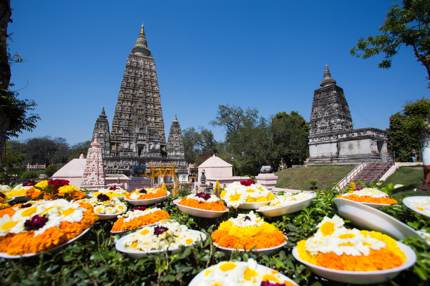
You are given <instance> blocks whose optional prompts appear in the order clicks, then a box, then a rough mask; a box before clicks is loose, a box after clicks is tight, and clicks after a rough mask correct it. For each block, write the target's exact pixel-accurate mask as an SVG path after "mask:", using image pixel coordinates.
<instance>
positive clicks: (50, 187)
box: [26, 179, 86, 200]
mask: <svg viewBox="0 0 430 286" xmlns="http://www.w3.org/2000/svg"><path fill="white" fill-rule="evenodd" d="M26 195H27V197H29V198H31V199H32V200H39V199H44V200H55V199H66V200H80V199H83V198H85V197H86V194H85V193H84V192H82V191H81V190H80V189H79V188H78V187H76V186H74V185H70V184H69V181H68V180H60V179H58V180H42V181H40V182H38V183H37V184H35V185H34V186H33V187H32V188H30V189H28V190H27V191H26Z"/></svg>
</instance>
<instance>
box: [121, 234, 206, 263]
mask: <svg viewBox="0 0 430 286" xmlns="http://www.w3.org/2000/svg"><path fill="white" fill-rule="evenodd" d="M189 231H193V232H196V233H199V234H200V236H201V238H202V239H201V241H204V240H206V234H204V233H203V232H201V231H197V230H192V229H190V230H189ZM133 234H134V233H130V234H128V235H126V236H123V237H121V238H120V239H118V240H117V241H116V242H115V248H116V250H117V251H119V252H122V253H124V254H127V255H128V256H130V257H133V258H140V257H143V256H145V255H148V254H157V253H162V252H166V251H169V252H176V251H178V250H180V249H181V248H180V247H172V248H169V249H168V250H149V251H137V250H130V249H127V248H125V247H124V241H125V240H127V238H128V237H129V236H130V235H133ZM194 244H195V243H193V244H191V245H190V246H192V245H194ZM184 246H185V245H184Z"/></svg>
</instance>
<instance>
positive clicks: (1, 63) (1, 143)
mask: <svg viewBox="0 0 430 286" xmlns="http://www.w3.org/2000/svg"><path fill="white" fill-rule="evenodd" d="M11 13H12V12H11V9H10V0H0V96H8V95H7V93H6V92H5V91H6V90H7V89H8V88H9V83H10V66H9V59H8V52H7V26H8V24H9V22H10V17H11ZM8 127H9V120H8V118H6V117H5V116H2V114H0V164H1V163H2V162H3V160H4V156H5V147H6V130H8Z"/></svg>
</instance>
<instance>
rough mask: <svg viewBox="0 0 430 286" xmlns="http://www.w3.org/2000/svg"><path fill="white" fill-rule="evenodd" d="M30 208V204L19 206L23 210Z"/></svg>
mask: <svg viewBox="0 0 430 286" xmlns="http://www.w3.org/2000/svg"><path fill="white" fill-rule="evenodd" d="M31 206H32V204H30V203H26V204H22V205H21V206H20V208H22V209H25V208H29V207H31Z"/></svg>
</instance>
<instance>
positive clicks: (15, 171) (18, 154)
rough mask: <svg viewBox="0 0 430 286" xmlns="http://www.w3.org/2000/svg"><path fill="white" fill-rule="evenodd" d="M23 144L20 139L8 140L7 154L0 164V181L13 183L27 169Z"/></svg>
mask: <svg viewBox="0 0 430 286" xmlns="http://www.w3.org/2000/svg"><path fill="white" fill-rule="evenodd" d="M22 145H23V144H21V143H20V142H18V141H8V142H6V148H5V149H6V156H5V157H4V158H3V161H2V164H1V166H0V183H5V184H9V183H11V182H12V181H14V180H15V179H16V178H18V177H19V176H20V174H21V173H22V172H23V171H24V170H25V154H24V152H23V146H22Z"/></svg>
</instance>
